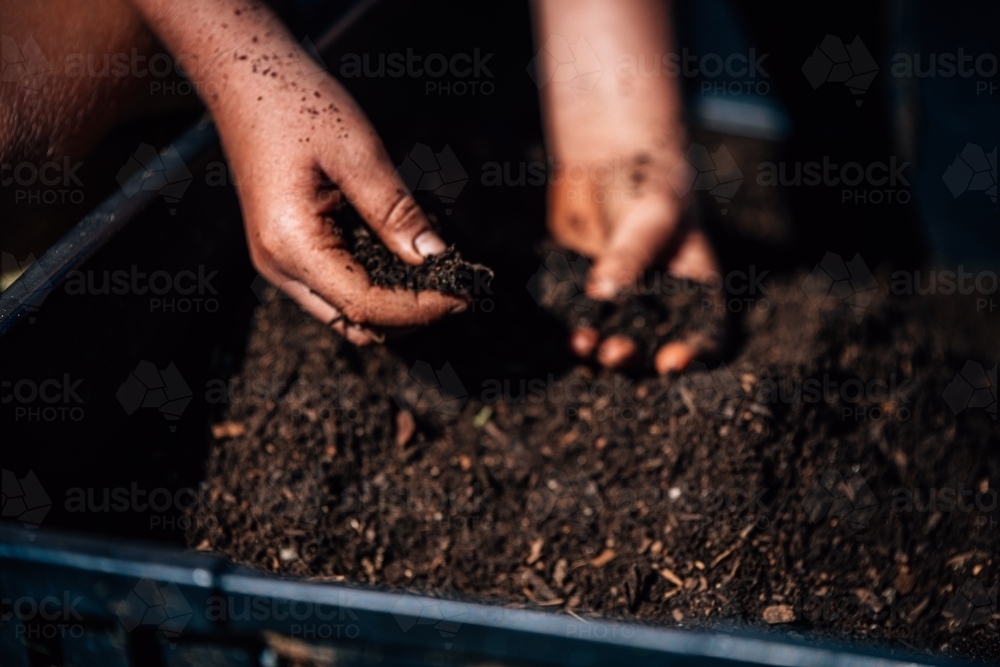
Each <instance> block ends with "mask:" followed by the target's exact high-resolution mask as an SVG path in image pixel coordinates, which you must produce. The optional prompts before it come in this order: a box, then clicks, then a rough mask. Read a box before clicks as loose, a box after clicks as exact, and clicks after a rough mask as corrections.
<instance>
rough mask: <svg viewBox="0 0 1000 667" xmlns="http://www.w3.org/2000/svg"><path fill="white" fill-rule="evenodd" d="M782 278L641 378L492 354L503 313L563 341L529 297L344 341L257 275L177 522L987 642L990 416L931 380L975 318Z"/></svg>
mask: <svg viewBox="0 0 1000 667" xmlns="http://www.w3.org/2000/svg"><path fill="white" fill-rule="evenodd" d="M876 273H877V277H878V279H879V282H880V284H882V285H887V284H888V283H889V280H888V276H886V275H884V274H882V273H879V272H876ZM498 276H503V271H502V270H501V271H500V272H499V273H498ZM804 277H805V276H804V275H792V276H786V277H783V278H776V279H773V280H770V281H768V282H767V283H766V294H765V295H763V298H761V299H760V300H758V301H757V303H756V304H755V305H754V306H753V307H752V308H751V314H750V315H749V316H748V317H746V319H745V320H744V322H743V328H744V342H743V345H742V348H741V349H740V350H739V351H738V352H737V353H736V354H735V355H734V356H733V357H732V358H731V359H730V360H729V361H728V363H727V364H725V365H722V366H720V367H718V368H713V369H707V368H705V367H704V366H698V367H695V368H693V369H691V370H689V371H688V372H687V373H686V374H685V375H683V376H680V377H666V378H656V377H643V378H640V379H633V378H628V377H625V376H622V375H617V374H614V373H609V372H606V371H601V370H598V369H596V368H594V367H591V366H588V365H583V364H578V365H574V364H572V363H569V362H566V360H565V359H564V358H561V357H560V358H557V357H555V356H551V357H549V358H548V362H547V365H546V363H545V362H544V361H538V360H531V359H528V360H525V359H524V358H514V359H512V356H513V355H514V353H513V352H511V350H512V349H517V348H516V346H514V345H512V344H508V342H509V341H512V340H514V339H517V338H523V337H528V338H529V339H530V341H531V343H532V345H533V348H541V349H542V352H540V353H539V354H540V356H544V351H545V350H549V349H556V348H561V347H562V346H563V343H564V339H562V338H560V337H559V336H553V335H552V334H551V332H552V331H560V330H561V329H559V328H558V327H557V328H555V329H552V330H548V329H535V328H533V327H534V326H535V324H536V323H537V322H541V320H540V319H539V318H540V317H542V315H539V314H538V313H540V312H543V311H542V310H541V309H539V308H538V307H537V306H536V305H534V302H533V301H528V300H525V302H526V303H527V304H528V305H527V306H524V310H523V312H522V313H521V315H522V316H523V317H521V318H520V319H518V318H509V317H507V315H509V312H508V313H505V314H504V316H503V317H502V318H497V317H494V318H492V319H491V318H490V317H488V316H486V315H481V314H477V313H466V314H465V315H462V316H461V317H459V318H457V319H455V320H453V321H452V322H451V323H449V324H448V326H449V327H450V329H447V330H457V331H458V333H457V334H456V336H457V338H456V340H462V339H464V340H465V345H464V348H463V347H462V346H460V345H456V346H450V345H449V344H448V342H447V341H446V340H443V339H441V336H442V335H444V334H442V333H441V332H442V331H446V329H443V328H433V327H432V329H431V330H429V331H428V332H426V334H425V336H426V337H425V338H424V339H421V340H422V341H423V342H421V341H417V342H412V341H411V342H410V343H404V344H400V345H397V346H396V347H391V348H390V347H371V348H365V349H356V348H353V347H351V346H349V345H346V344H344V343H343V341H342V340H341V339H339V338H338V337H337V336H336V335H335V334H334V333H332V332H330V331H329V330H328V329H327V328H325V327H324V326H323V325H322V324H320V323H318V322H315V321H312V320H311V319H310V318H309V317H308V316H307V315H305V314H303V313H302V312H301V311H300V310H299V309H298V308H297V307H296V306H295V305H294V304H292V303H291V302H289V301H288V300H285V299H277V298H276V299H273V300H272V301H271V302H270V303H269V304H267V305H266V306H263V307H261V308H260V309H259V310H258V312H257V314H256V321H255V324H254V328H253V333H252V335H251V338H250V341H249V347H248V352H247V358H246V361H245V365H244V368H243V370H242V372H241V374H240V375H239V377H237V378H235V380H234V384H233V387H232V389H233V396H234V398H233V401H232V403H231V406H230V408H229V412H228V414H227V415H226V419H227V420H229V421H232V422H236V423H237V424H239V425H240V426H242V427H243V428H244V429H245V432H243V434H242V435H239V436H237V437H234V438H231V439H226V440H221V441H219V442H218V443H217V444H216V446H215V447H214V448H213V450H212V452H211V455H210V458H209V460H208V463H207V479H206V482H205V485H204V487H203V494H202V498H201V503H200V505H199V506H198V507H197V509H196V510H195V512H194V514H195V517H196V519H197V521H195V522H194V527H193V528H192V530H191V531H190V533H189V541H190V543H191V544H192V546H195V547H197V548H199V549H203V550H214V551H219V552H223V553H225V554H226V555H228V556H229V557H231V558H232V559H234V560H235V561H237V562H242V563H247V564H250V565H254V566H257V567H260V568H263V569H267V570H272V571H278V572H285V573H290V574H295V575H301V576H305V577H318V578H334V579H336V580H342V581H348V582H361V583H368V584H378V585H385V586H388V587H391V588H396V589H400V588H406V589H410V590H419V591H425V592H431V593H434V594H440V595H451V596H454V595H462V596H470V597H473V598H478V599H482V598H491V599H494V600H495V601H499V602H501V603H503V604H511V605H518V606H524V605H527V606H537V607H544V608H549V609H553V610H560V609H562V610H567V611H572V612H574V613H577V614H581V615H586V614H601V615H606V616H613V617H624V618H631V619H640V620H642V621H647V622H657V623H666V624H681V625H683V626H707V625H713V624H719V623H725V624H732V623H737V624H741V623H750V624H753V625H758V626H761V627H768V625H767V624H769V623H770V624H775V627H778V628H787V629H791V630H795V631H798V632H814V633H819V634H828V635H835V636H838V637H853V638H858V639H861V638H865V639H868V640H871V639H875V640H878V641H888V642H889V643H890V644H893V645H905V646H907V647H910V648H918V649H921V650H928V651H934V652H938V651H940V652H945V653H950V654H957V655H960V656H976V657H980V658H986V659H996V658H997V657H998V656H1000V650H998V648H997V645H998V642H997V615H996V590H997V589H996V582H997V579H998V575H1000V565H998V560H997V553H998V552H1000V550H998V540H997V530H996V525H997V524H996V522H997V519H998V515H1000V512H998V511H997V503H996V490H997V488H998V486H1000V465H998V457H997V451H998V445H1000V436H998V431H997V426H996V422H995V420H993V419H991V418H990V416H989V414H988V413H987V412H986V411H985V410H983V409H982V408H975V409H974V408H968V409H965V410H963V411H961V412H959V413H958V414H954V413H953V412H952V411H951V409H949V407H948V405H947V403H946V402H945V401H944V400H943V399H942V393H943V392H944V390H945V388H946V386H948V384H949V383H950V382H951V381H952V380H953V378H954V377H955V374H956V372H957V371H958V370H959V369H961V368H962V367H963V365H964V364H966V362H967V361H969V360H974V361H977V362H983V363H984V366H985V367H992V363H993V362H992V361H990V359H991V357H992V358H994V359H995V355H996V348H995V333H996V320H995V317H991V316H984V315H983V314H980V313H977V312H976V308H975V304H974V301H972V300H970V301H965V300H962V299H956V298H943V297H941V298H935V297H909V298H903V297H891V296H888V295H885V294H883V295H882V296H881V297H880V298H877V299H876V300H875V301H874V302H873V303H872V304H871V305H870V306H869V308H868V310H867V312H866V313H865V314H864V317H863V318H861V319H860V321H859V320H858V318H857V317H856V314H855V313H854V312H853V311H851V310H850V309H849V308H847V307H846V306H845V305H844V304H843V302H840V301H827V302H824V303H822V304H820V307H819V308H817V307H815V306H814V305H813V304H812V303H811V302H810V301H809V299H808V298H807V296H806V294H805V293H804V291H803V289H802V287H801V284H802V281H803V279H804ZM522 285H523V283H522ZM522 289H523V288H522ZM884 291H885V290H883V292H884ZM496 297H497V300H498V301H501V300H502V297H503V293H502V292H500V291H498V293H497V294H496ZM519 303H520V302H519ZM532 309H533V310H532ZM484 320H485V321H486V323H485V324H484V323H483V321H484ZM539 326H541V325H539ZM562 331H563V333H565V331H564V330H562ZM550 338H551V339H552V340H551V341H550V340H549V339H550ZM427 341H431V343H430V344H428V343H427ZM442 349H443V350H444V352H443V354H445V355H446V356H445V357H443V358H444V359H446V360H447V359H450V361H449V362H448V363H441V361H440V360H441V359H442V357H440V356H438V357H434V356H433V354H434V351H435V350H436V351H437V352H441V350H442ZM463 350H464V352H463ZM421 355H427V356H424V357H423V358H433V359H434V360H435V361H433V363H431V362H424V361H421V360H420V359H421ZM463 355H472V357H474V358H475V359H476V360H477V361H479V362H482V363H480V364H479V365H475V364H471V363H470V362H469V361H468V359H467V358H466V356H463ZM483 358H485V361H484V360H483ZM987 362H988V363H987ZM484 364H485V365H484ZM505 364H506V365H505ZM483 369H485V370H483ZM550 373H551V374H550ZM814 382H815V383H818V386H819V387H823V385H824V383H826V386H827V387H828V389H827V390H826V395H825V396H824V395H822V394H821V393H814V392H813V391H812V390H811V389H810V387H813V384H812V383H814ZM859 386H870V387H874V388H875V389H873V390H869V391H867V392H865V391H862V392H861V394H862V395H861V396H860V397H859V396H858V392H857V388H858V387H859ZM829 387H832V389H830V388H829ZM886 388H887V389H886ZM241 430H243V429H241V428H237V429H235V430H232V431H231V432H232V433H239V432H240V431H241ZM963 494H964V502H963V503H962V504H961V505H956V503H955V502H949V501H948V500H947V499H948V498H951V499H952V501H954V500H955V498H963ZM990 596H992V602H991V598H990ZM970 600H971V602H970ZM991 604H992V607H990V605H991ZM976 605H978V608H977V609H973V607H974V606H976ZM786 623H787V624H788V625H785V624H786Z"/></svg>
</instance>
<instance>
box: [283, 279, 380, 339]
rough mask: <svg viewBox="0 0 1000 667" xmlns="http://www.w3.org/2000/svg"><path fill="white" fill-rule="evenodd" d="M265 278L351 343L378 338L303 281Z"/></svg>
mask: <svg viewBox="0 0 1000 667" xmlns="http://www.w3.org/2000/svg"><path fill="white" fill-rule="evenodd" d="M265 278H267V280H269V281H271V282H272V284H276V285H277V287H278V289H280V290H281V291H282V292H284V293H285V294H286V295H287V296H288V297H289V298H291V299H293V300H294V301H295V302H296V303H298V304H299V305H300V306H301V307H302V309H303V310H305V311H306V312H307V313H309V314H310V315H312V316H313V317H315V318H316V319H317V320H319V321H320V322H325V323H327V324H328V325H329V326H330V328H331V329H333V330H334V331H336V332H337V333H339V334H340V335H342V336H343V337H344V338H346V339H347V340H348V341H350V342H351V343H353V344H355V345H357V346H359V347H364V346H365V345H369V344H371V343H372V342H374V341H375V340H377V334H375V335H373V334H374V332H367V331H365V330H364V329H363V328H362V327H360V326H358V325H354V324H351V323H349V322H348V321H347V319H346V318H345V317H344V316H343V315H342V314H341V312H340V311H339V310H337V309H336V308H334V307H333V306H331V305H330V304H329V303H327V302H326V301H324V300H323V299H322V298H320V296H319V295H317V294H316V293H314V292H313V291H312V290H310V289H309V288H308V287H307V286H306V285H304V284H303V283H301V282H299V281H297V280H292V279H287V278H286V279H281V278H277V279H274V278H270V277H268V276H265Z"/></svg>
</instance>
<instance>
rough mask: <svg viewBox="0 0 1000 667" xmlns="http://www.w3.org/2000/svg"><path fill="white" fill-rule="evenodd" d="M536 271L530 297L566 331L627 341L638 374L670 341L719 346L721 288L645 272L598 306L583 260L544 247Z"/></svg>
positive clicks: (722, 332)
mask: <svg viewBox="0 0 1000 667" xmlns="http://www.w3.org/2000/svg"><path fill="white" fill-rule="evenodd" d="M542 253H543V254H544V260H543V261H542V270H540V271H539V272H538V273H537V274H536V275H535V277H534V278H533V279H532V281H531V282H530V283H529V285H528V289H529V290H530V291H531V292H532V296H534V297H535V300H536V301H537V302H538V303H539V304H540V305H542V306H544V307H545V308H546V309H547V310H548V311H549V312H551V313H552V314H553V315H555V317H556V318H557V319H558V320H559V321H560V322H561V323H563V324H564V325H566V327H567V328H570V329H574V328H593V329H596V330H597V332H598V333H599V334H600V337H601V338H602V339H603V338H606V337H607V336H610V335H613V334H625V335H627V336H629V338H631V339H632V340H633V341H634V342H635V343H636V346H637V348H638V358H639V359H640V360H641V364H640V367H639V369H636V370H643V371H646V372H649V371H652V369H653V357H654V355H655V354H656V351H657V349H659V347H660V346H661V345H663V344H664V343H666V342H668V341H672V340H686V339H690V338H692V337H694V336H702V337H704V338H705V339H708V340H717V341H722V340H723V338H724V336H725V333H726V331H725V325H726V319H725V312H724V309H723V307H722V306H723V303H722V294H721V289H716V288H715V287H714V286H712V285H706V284H703V283H699V282H696V281H691V280H684V281H682V280H678V279H675V278H672V277H666V276H663V275H662V274H660V273H656V272H652V271H651V272H649V273H648V274H647V275H645V276H643V278H642V279H641V280H640V281H639V282H638V283H637V284H636V285H635V286H634V287H632V288H630V289H628V290H625V291H624V292H623V293H622V294H620V295H619V296H618V298H616V299H615V300H614V301H596V300H594V299H591V298H589V297H588V296H587V295H586V294H585V292H584V289H585V286H586V279H587V275H588V272H589V270H590V262H589V260H588V259H587V258H586V257H581V256H579V255H576V254H575V253H571V252H569V251H566V250H563V249H560V248H558V247H556V246H554V245H550V244H545V245H544V246H543V249H542Z"/></svg>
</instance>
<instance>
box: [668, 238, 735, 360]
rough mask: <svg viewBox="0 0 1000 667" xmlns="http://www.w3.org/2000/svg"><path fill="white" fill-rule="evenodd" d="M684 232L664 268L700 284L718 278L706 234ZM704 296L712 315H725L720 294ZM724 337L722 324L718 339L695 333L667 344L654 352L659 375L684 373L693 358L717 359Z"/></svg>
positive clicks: (716, 267) (715, 263)
mask: <svg viewBox="0 0 1000 667" xmlns="http://www.w3.org/2000/svg"><path fill="white" fill-rule="evenodd" d="M683 234H684V235H683V237H682V238H681V240H680V243H679V244H678V246H677V251H676V253H675V254H674V255H673V257H671V259H670V261H669V262H668V263H667V270H668V271H669V272H670V273H671V274H672V275H675V276H677V277H679V278H690V279H692V280H696V281H698V282H702V283H704V282H707V281H708V280H709V279H711V278H712V277H717V276H718V268H719V264H718V260H717V259H716V257H715V251H714V250H712V245H711V243H710V242H709V240H708V237H707V236H705V233H704V232H702V231H701V230H699V229H692V230H687V231H685V232H684V233H683ZM706 298H707V299H708V300H709V301H708V302H709V304H710V306H711V308H712V311H713V312H712V313H711V317H715V318H720V319H721V318H725V308H724V307H723V296H722V294H721V293H720V292H719V291H717V290H713V291H711V292H709V293H707V294H706ZM723 336H725V325H724V324H723V325H722V326H720V328H719V333H718V337H717V338H712V337H708V336H704V335H694V336H690V337H688V338H687V339H685V340H679V341H671V342H669V343H666V344H665V345H663V346H661V347H660V349H659V350H657V351H656V355H655V357H654V358H653V366H654V367H655V368H656V372H657V373H659V374H660V375H666V374H667V373H683V372H684V371H685V369H687V367H688V366H689V365H690V364H691V362H692V361H694V360H695V359H700V360H702V361H709V360H712V359H714V358H717V357H718V356H719V354H720V353H721V351H722V349H723V346H724V344H725V341H724V340H723Z"/></svg>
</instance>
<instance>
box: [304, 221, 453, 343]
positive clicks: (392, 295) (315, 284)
mask: <svg viewBox="0 0 1000 667" xmlns="http://www.w3.org/2000/svg"><path fill="white" fill-rule="evenodd" d="M342 243H343V241H342V240H341V239H340V237H339V236H337V235H336V234H334V233H333V232H332V230H329V232H328V236H327V237H326V238H325V239H323V238H319V239H316V238H313V239H309V240H304V241H302V242H300V243H299V244H297V245H298V248H297V249H296V251H295V261H294V265H295V266H294V268H292V269H291V270H290V271H289V270H287V269H286V272H287V273H289V274H290V275H292V276H293V277H295V278H296V279H298V280H299V281H301V282H302V283H304V284H305V285H306V286H307V287H308V288H309V289H310V290H312V291H313V292H315V293H316V294H317V295H318V296H319V297H320V298H322V299H323V300H324V301H326V302H327V303H329V304H331V305H332V306H333V307H334V308H336V309H338V310H339V311H340V312H341V313H343V314H344V315H345V316H346V317H347V319H348V321H349V322H351V323H353V324H362V325H369V326H376V327H403V326H414V325H424V324H429V323H430V322H433V321H434V320H437V319H440V318H441V317H444V316H445V315H447V314H449V313H455V312H461V311H463V310H465V309H466V303H465V302H464V301H463V300H461V299H459V298H457V297H453V296H448V295H445V294H441V293H440V292H434V291H422V292H414V291H410V290H405V289H401V288H399V289H387V288H382V287H374V286H372V284H371V282H370V281H369V279H368V275H367V274H366V273H365V270H364V267H362V266H361V265H360V264H358V263H357V262H356V261H355V260H354V257H353V256H352V255H351V253H350V252H349V251H348V250H347V249H346V248H344V247H343V246H342Z"/></svg>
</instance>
